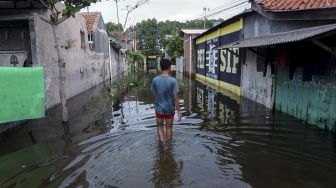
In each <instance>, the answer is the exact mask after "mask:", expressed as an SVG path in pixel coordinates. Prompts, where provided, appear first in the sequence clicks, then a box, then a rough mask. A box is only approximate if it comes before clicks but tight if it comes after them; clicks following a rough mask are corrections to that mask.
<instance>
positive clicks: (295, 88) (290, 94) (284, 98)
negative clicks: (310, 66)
mask: <svg viewBox="0 0 336 188" xmlns="http://www.w3.org/2000/svg"><path fill="white" fill-rule="evenodd" d="M288 75H289V67H288V66H287V67H283V68H279V69H278V71H277V84H276V99H275V107H276V109H277V110H280V111H282V112H285V113H287V114H290V115H293V116H295V117H297V118H299V119H302V120H304V121H306V122H307V123H310V124H314V125H318V126H319V127H320V128H327V129H332V128H335V126H336V97H335V93H336V72H335V71H333V72H332V74H331V75H330V76H313V80H312V81H309V82H304V81H303V68H297V70H296V71H295V75H294V77H293V80H290V79H289V77H288Z"/></svg>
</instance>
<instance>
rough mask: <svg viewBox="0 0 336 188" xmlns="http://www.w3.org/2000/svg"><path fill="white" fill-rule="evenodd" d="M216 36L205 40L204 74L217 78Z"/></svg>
mask: <svg viewBox="0 0 336 188" xmlns="http://www.w3.org/2000/svg"><path fill="white" fill-rule="evenodd" d="M218 42H219V40H218V38H214V39H211V40H208V41H207V42H206V45H207V50H206V58H205V61H206V76H207V77H209V78H213V79H216V80H218V60H219V58H218V52H219V51H218V50H215V47H217V46H218V44H219V43H218Z"/></svg>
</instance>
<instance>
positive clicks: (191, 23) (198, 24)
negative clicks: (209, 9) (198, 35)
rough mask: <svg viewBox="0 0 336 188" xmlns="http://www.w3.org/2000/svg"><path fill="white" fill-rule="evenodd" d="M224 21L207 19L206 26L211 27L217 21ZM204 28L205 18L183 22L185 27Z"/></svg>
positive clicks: (221, 20)
mask: <svg viewBox="0 0 336 188" xmlns="http://www.w3.org/2000/svg"><path fill="white" fill-rule="evenodd" d="M217 22H218V23H220V22H223V19H218V20H216V19H211V20H206V21H205V28H207V29H208V28H211V27H213V26H214V24H215V23H217ZM203 28H204V20H202V19H198V20H188V21H186V22H185V23H184V24H183V29H203Z"/></svg>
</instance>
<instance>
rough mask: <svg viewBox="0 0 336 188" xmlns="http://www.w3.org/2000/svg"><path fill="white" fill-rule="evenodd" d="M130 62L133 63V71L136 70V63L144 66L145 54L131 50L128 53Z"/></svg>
mask: <svg viewBox="0 0 336 188" xmlns="http://www.w3.org/2000/svg"><path fill="white" fill-rule="evenodd" d="M127 60H128V63H129V64H130V65H131V69H132V71H135V68H136V65H137V66H139V64H141V67H142V66H143V63H144V60H145V56H144V55H143V54H142V53H141V52H134V51H130V52H128V53H127Z"/></svg>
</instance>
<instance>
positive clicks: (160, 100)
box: [151, 76, 179, 115]
mask: <svg viewBox="0 0 336 188" xmlns="http://www.w3.org/2000/svg"><path fill="white" fill-rule="evenodd" d="M151 90H152V91H153V92H155V112H157V113H159V114H162V115H170V114H173V113H174V112H175V103H174V94H177V93H178V90H179V88H178V84H177V81H176V79H175V78H172V77H170V76H157V77H155V78H154V79H153V81H152V85H151Z"/></svg>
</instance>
